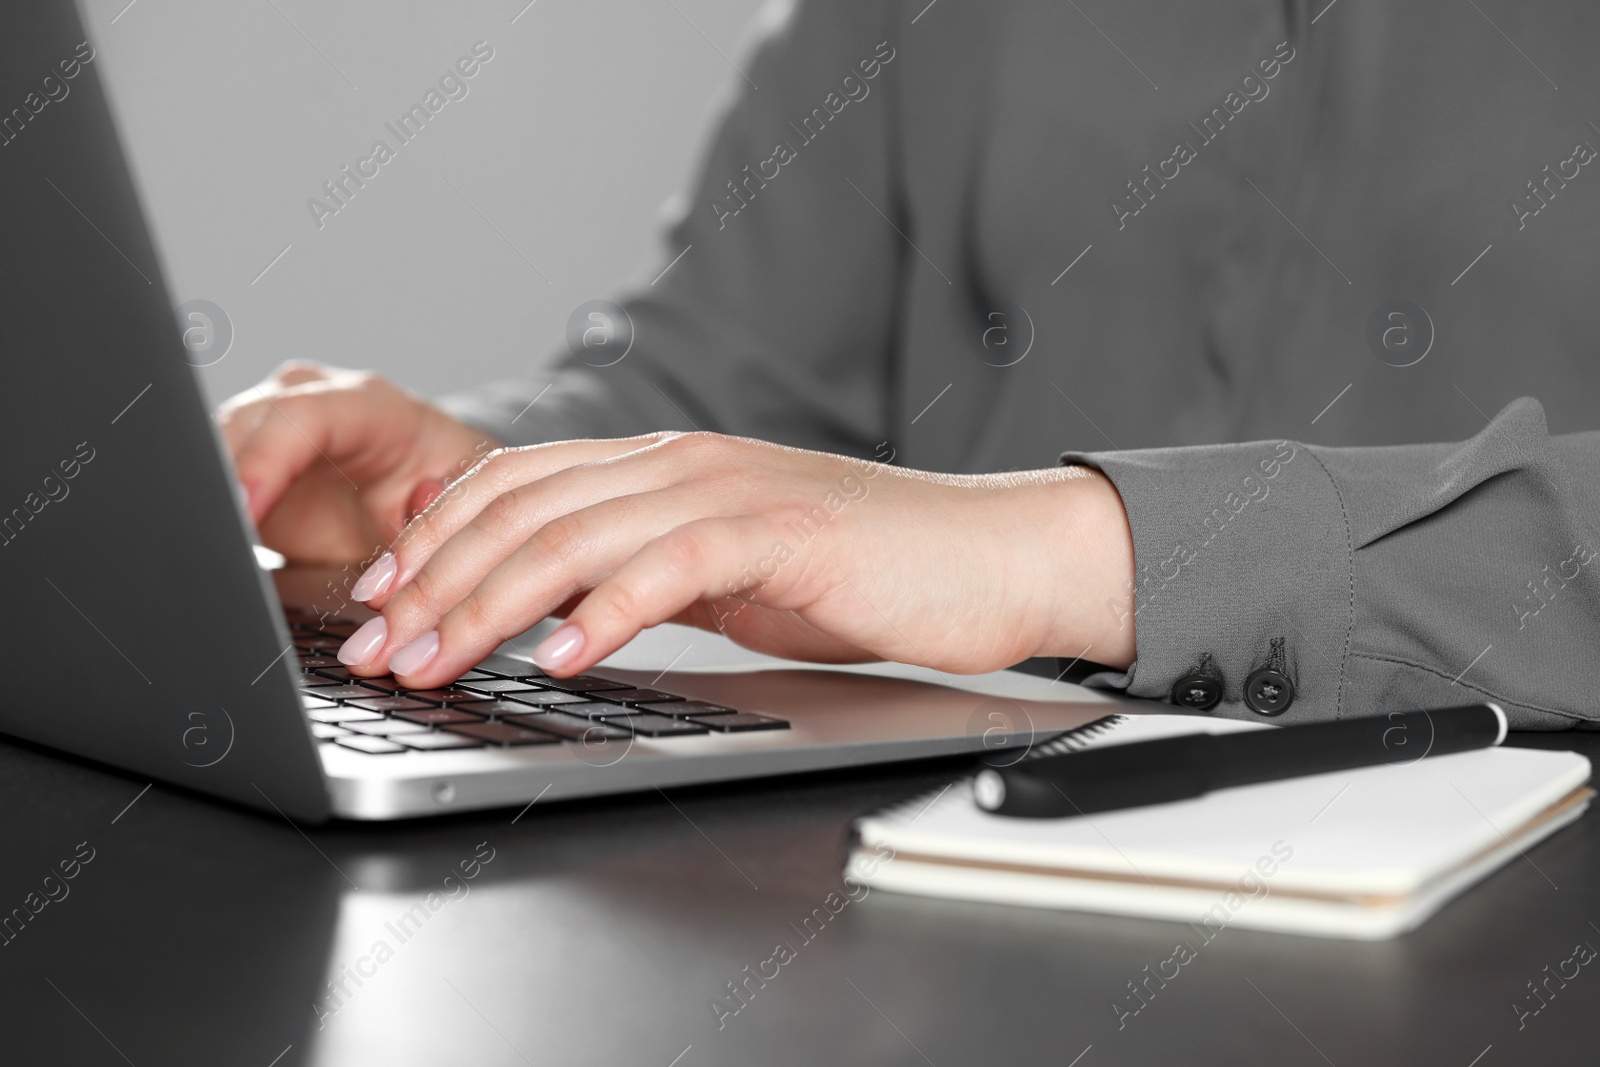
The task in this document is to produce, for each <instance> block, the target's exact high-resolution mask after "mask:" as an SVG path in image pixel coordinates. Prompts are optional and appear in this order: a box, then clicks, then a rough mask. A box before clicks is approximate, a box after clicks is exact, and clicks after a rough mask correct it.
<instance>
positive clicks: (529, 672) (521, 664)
mask: <svg viewBox="0 0 1600 1067" xmlns="http://www.w3.org/2000/svg"><path fill="white" fill-rule="evenodd" d="M474 669H475V670H477V671H480V672H481V673H483V674H489V675H493V676H494V677H496V678H543V677H544V671H541V670H540V669H539V668H538V667H535V666H534V665H533V664H531V663H529V662H528V661H527V660H522V659H514V658H513V657H511V656H507V655H503V654H501V653H499V652H491V653H489V654H488V655H487V656H485V657H484V658H483V662H482V663H480V664H478V666H477V667H476V668H474Z"/></svg>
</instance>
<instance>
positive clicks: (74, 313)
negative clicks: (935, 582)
mask: <svg viewBox="0 0 1600 1067" xmlns="http://www.w3.org/2000/svg"><path fill="white" fill-rule="evenodd" d="M6 28H7V33H6V34H5V35H3V36H0V197H3V199H0V202H3V203H4V205H5V211H6V221H5V237H6V239H5V242H4V244H3V245H0V294H3V296H0V300H3V304H0V307H3V308H4V315H3V319H0V323H3V325H0V329H3V330H4V335H5V338H4V339H5V345H6V349H7V358H6V359H5V362H4V363H3V364H0V385H3V388H0V395H3V397H4V401H5V403H4V408H3V417H0V588H3V589H4V592H5V607H6V625H5V632H4V639H3V640H0V669H3V677H4V679H5V681H4V691H3V696H0V732H4V733H6V734H10V735H12V736H14V737H18V738H24V739H26V740H29V741H33V742H36V743H39V744H42V745H46V746H49V747H51V748H55V749H60V750H62V751H65V752H69V753H73V754H76V755H78V756H82V757H86V758H88V759H92V760H96V761H99V762H102V763H105V764H109V765H113V766H116V767H120V768H125V769H126V770H128V771H130V772H133V773H135V774H137V775H139V776H141V777H145V778H149V779H152V780H159V781H162V782H166V783H170V784H173V785H176V786H180V787H184V788H187V789H191V790H195V791H198V792H201V793H205V794H208V795H211V796H216V797H221V798H226V799H228V800H231V801H235V802H237V803H240V804H244V805H248V806H250V807H253V808H257V809H261V810H264V811H269V812H277V813H279V814H281V815H283V816H285V817H287V818H289V819H293V820H297V821H304V822H318V821H321V820H325V819H328V818H330V817H340V818H349V819H370V820H377V819H396V818H407V817H413V816H422V815H432V814H441V813H448V812H454V811H462V810H468V809H475V808H486V807H496V806H507V805H526V804H529V803H532V802H534V801H543V802H549V801H556V800H561V799H567V798H573V797H581V796H592V795H596V794H603V793H616V792H625V791H631V790H644V789H650V788H662V787H666V786H675V785H683V784H686V783H695V782H709V781H718V780H728V779H736V778H744V777H752V776H763V775H771V774H781V773H792V772H799V771H814V770H820V769H826V768H833V767H843V766H850V765H859V764H867V763H876V762H885V761H893V760H905V759H915V758H921V757H930V756H939V755H948V754H954V753H960V752H975V751H977V752H981V751H988V752H990V753H991V756H990V758H995V759H1011V758H1013V757H1012V756H1011V755H1010V754H1008V753H1010V752H1011V750H1012V749H1014V748H1016V747H1017V746H1026V745H1028V744H1031V743H1033V742H1034V741H1036V740H1043V739H1046V738H1048V737H1051V736H1054V735H1055V734H1057V733H1059V732H1061V731H1064V730H1068V729H1073V728H1076V727H1078V726H1082V725H1083V724H1085V723H1086V722H1089V721H1092V720H1093V719H1096V718H1099V717H1101V716H1102V715H1104V714H1105V713H1106V711H1107V710H1109V708H1108V705H1107V703H1105V702H1104V700H1103V699H1101V700H1096V698H1095V697H1094V696H1093V695H1091V694H1088V693H1086V692H1085V691H1082V690H1078V689H1076V688H1075V687H1072V686H1068V685H1064V684H1063V685H1059V686H1055V687H1051V686H1050V684H1049V682H1048V681H1047V680H1044V679H1038V678H1032V677H1028V676H1024V675H1021V674H1014V673H1007V672H1001V674H998V675H992V676H982V677H980V678H975V679H959V680H958V679H953V678H945V677H943V676H941V675H938V674H936V673H935V672H931V671H926V670H919V669H915V668H899V667H894V666H885V667H880V668H875V669H873V670H871V671H864V670H860V669H837V668H830V669H817V668H808V667H806V666H804V665H801V664H788V663H783V662H781V661H774V660H769V659H766V658H765V657H759V656H754V655H753V654H750V653H743V652H741V651H740V650H737V649H735V648H734V646H732V644H731V643H730V642H726V641H725V640H723V639H721V638H720V637H717V636H716V635H706V634H700V633H699V632H698V631H693V632H689V631H682V632H680V633H679V634H678V635H677V636H672V637H671V639H670V640H668V641H667V643H666V644H665V645H664V644H663V643H662V642H663V640H664V638H663V635H669V636H670V635H671V634H672V631H670V630H663V631H658V632H657V633H655V634H653V635H647V636H646V638H645V639H644V640H642V641H636V642H634V644H633V645H630V646H629V648H627V649H624V650H622V652H620V653H619V654H618V655H617V656H615V657H613V658H612V659H610V660H608V661H607V662H606V663H604V664H602V665H601V666H599V667H597V668H595V669H594V670H593V671H591V672H590V673H589V674H588V675H585V676H584V677H582V678H579V679H564V680H557V679H552V678H548V677H546V676H545V675H544V674H543V673H542V672H540V671H539V670H538V668H536V667H535V666H534V665H533V664H532V663H531V662H529V661H528V660H527V659H526V658H525V657H523V656H521V655H519V654H518V652H517V649H518V648H519V647H520V648H527V647H531V646H530V645H529V644H528V643H527V642H519V641H513V642H511V643H510V645H508V646H505V647H503V648H502V650H501V651H500V652H497V653H495V654H493V655H491V656H490V657H488V658H487V659H486V660H485V661H484V662H483V663H482V664H481V665H480V666H479V667H478V668H477V669H476V670H474V671H472V672H469V673H468V674H467V675H466V676H464V677H463V678H462V679H460V680H459V681H457V682H456V683H454V684H453V685H451V686H447V687H444V688H442V689H439V690H432V691H428V692H422V693H416V692H408V691H406V690H403V689H400V688H398V687H397V686H396V685H395V684H394V683H393V682H392V681H386V680H384V679H376V680H361V681H355V680H352V679H350V678H349V677H348V676H347V675H345V674H344V673H343V671H342V668H341V666H340V665H339V664H338V662H337V661H336V660H335V659H334V658H333V657H332V656H331V654H330V653H331V651H332V650H333V649H334V648H335V647H337V645H338V644H339V642H341V641H342V640H343V638H344V637H345V636H347V635H348V634H349V633H350V632H351V631H352V630H353V629H354V627H355V626H357V625H359V623H360V621H361V620H362V619H363V618H365V617H368V613H367V612H366V610H365V609H364V608H361V607H360V606H359V605H356V604H353V603H352V602H350V601H349V599H348V596H347V595H346V590H347V588H348V583H349V580H350V578H352V577H353V575H352V574H351V573H350V572H349V571H348V570H347V571H345V572H343V574H339V573H334V574H322V573H317V572H313V571H305V570H297V569H294V568H281V569H277V570H273V569H269V568H268V567H264V566H263V565H262V563H261V562H260V561H259V559H258V555H262V554H260V553H258V552H257V551H256V550H255V548H254V547H253V540H254V531H253V530H252V528H251V526H250V523H249V520H248V518H247V517H246V516H245V514H244V513H243V511H242V509H241V507H240V504H239V494H238V491H237V488H236V485H235V483H234V481H233V476H232V473H231V468H230V464H229V461H228V459H227V456H226V454H225V451H224V449H223V447H222V445H221V442H220V440H219V438H218V435H217V432H216V428H215V425H214V423H213V421H212V418H211V416H210V414H209V412H208V410H207V407H206V404H205V402H204V400H203V397H202V393H201V390H200V388H199V385H198V383H197V380H196V377H195V369H194V367H193V366H191V364H190V362H189V360H188V359H187V358H186V357H187V356H189V351H188V350H187V349H186V348H185V346H184V342H183V339H182V335H181V333H180V324H179V321H178V316H177V315H176V314H175V310H176V309H175V308H174V306H173V302H172V299H171V297H170V296H169V295H168V292H167V290H166V288H165V286H164V284H163V273H162V269H161V263H160V259H159V256H158V252H157V248H156V245H155V243H154V241H153V240H152V238H151V235H150V233H149V230H148V228H147V227H146V225H145V222H144V217H143V213H142V211H141V208H140V202H139V198H138V195H137V191H136V187H135V183H134V181H133V180H132V178H131V176H130V172H129V169H128V166H127V163H126V160H125V158H124V156H123V153H122V151H121V149H120V146H119V143H118V134H117V128H116V125H115V123H114V121H113V115H112V111H111V109H110V107H109V105H108V102H107V99H106V94H105V92H104V90H103V88H102V83H101V77H100V74H101V66H102V64H101V63H100V62H99V61H98V55H97V53H96V51H95V47H94V45H93V43H92V37H91V36H90V35H89V34H88V33H87V32H86V30H85V27H84V20H83V19H82V18H81V16H80V13H79V11H78V10H77V8H76V6H75V5H74V4H72V3H69V2H65V0H62V2H40V3H33V4H28V5H25V6H24V7H23V8H21V9H19V10H17V11H14V12H11V13H10V14H8V16H7V27H6ZM184 325H185V326H187V325H188V323H185V324H184ZM684 634H688V637H687V638H686V640H687V641H688V644H689V645H691V646H692V645H693V643H694V642H695V641H696V640H698V641H700V642H701V649H702V651H700V652H697V653H696V654H695V655H694V656H691V657H688V659H687V660H685V661H683V662H674V655H673V654H674V653H675V652H677V651H678V649H677V648H675V647H669V646H672V645H675V644H683V643H684V642H680V641H678V640H677V637H678V636H683V635H684ZM708 655H709V656H710V658H709V659H708V658H707V656H708ZM694 664H698V665H697V666H696V665H694ZM669 667H670V668H671V669H667V668H669Z"/></svg>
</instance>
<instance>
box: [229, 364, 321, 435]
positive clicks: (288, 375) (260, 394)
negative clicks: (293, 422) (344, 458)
mask: <svg viewBox="0 0 1600 1067" xmlns="http://www.w3.org/2000/svg"><path fill="white" fill-rule="evenodd" d="M329 377H331V374H330V370H329V368H327V367H324V366H322V365H321V364H319V363H309V362H305V361H301V360H294V361H291V362H288V363H284V364H283V365H281V366H280V367H278V369H277V370H275V371H273V372H272V373H271V374H270V375H268V376H267V377H266V378H265V379H263V380H262V381H261V383H260V384H258V385H255V386H252V387H250V388H249V389H246V390H245V391H244V392H242V393H239V394H237V395H235V396H232V397H229V398H228V399H227V400H225V401H223V402H222V404H221V405H220V406H219V407H218V408H217V425H218V426H219V427H220V428H221V430H222V437H223V441H224V442H225V443H226V444H227V446H228V452H229V454H230V455H231V454H233V453H236V452H237V451H238V450H239V446H241V445H242V444H244V442H245V439H246V438H248V437H249V436H250V434H252V433H254V432H255V430H256V428H257V427H259V426H260V425H261V422H262V420H263V419H264V418H266V416H267V415H269V414H271V412H272V406H271V405H270V404H268V403H267V398H268V397H274V396H276V395H277V394H279V393H281V392H283V391H284V390H285V389H287V388H290V387H293V386H296V385H304V384H306V383H307V382H314V381H323V380H325V379H327V378H329Z"/></svg>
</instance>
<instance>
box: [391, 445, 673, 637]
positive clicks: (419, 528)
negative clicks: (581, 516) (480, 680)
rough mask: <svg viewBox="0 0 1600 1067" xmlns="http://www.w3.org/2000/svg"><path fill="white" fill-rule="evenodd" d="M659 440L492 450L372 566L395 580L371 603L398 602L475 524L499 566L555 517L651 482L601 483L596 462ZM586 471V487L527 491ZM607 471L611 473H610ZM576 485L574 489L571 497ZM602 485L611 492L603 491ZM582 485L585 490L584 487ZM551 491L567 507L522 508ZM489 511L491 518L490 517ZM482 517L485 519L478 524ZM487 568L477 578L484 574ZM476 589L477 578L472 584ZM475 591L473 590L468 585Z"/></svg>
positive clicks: (479, 544)
mask: <svg viewBox="0 0 1600 1067" xmlns="http://www.w3.org/2000/svg"><path fill="white" fill-rule="evenodd" d="M660 439H661V435H658V434H652V435H650V436H648V437H629V438H621V439H596V440H585V441H562V442H558V443H555V444H548V445H536V446H533V447H531V448H513V449H505V450H503V451H499V452H493V453H491V454H490V455H488V456H487V457H485V458H484V460H483V461H482V462H480V463H479V464H478V465H477V466H476V467H474V468H473V469H472V470H471V471H469V472H467V474H465V475H463V476H462V477H461V478H459V479H457V480H456V481H454V482H452V483H451V484H450V485H449V486H447V487H446V488H445V489H444V491H443V492H442V493H441V494H440V495H439V496H438V497H437V498H436V499H435V500H434V501H433V502H432V503H431V504H430V505H429V507H428V509H427V510H426V511H424V512H423V514H421V515H419V516H418V517H417V518H416V519H415V520H413V521H412V522H411V523H409V524H408V525H407V526H406V528H405V529H404V530H403V531H401V533H400V535H399V536H398V537H396V538H395V541H394V545H393V547H392V550H391V551H392V557H393V558H392V559H383V560H379V562H378V564H375V565H374V566H375V567H376V566H382V567H383V568H385V570H390V569H392V571H393V579H392V580H390V581H388V582H386V583H385V584H384V587H383V589H382V590H377V591H375V592H374V594H373V595H372V596H371V597H369V598H368V603H369V604H371V606H373V607H375V608H379V609H380V610H382V609H383V608H384V607H385V606H386V605H387V603H388V600H387V599H385V598H393V597H395V596H397V595H399V593H400V592H401V591H402V590H404V589H405V588H407V587H409V585H410V583H411V582H413V581H414V580H415V578H416V576H417V575H418V574H419V573H420V572H421V571H422V569H423V567H424V566H426V565H427V563H428V561H429V560H430V559H432V558H433V556H434V554H435V553H436V552H438V551H439V549H440V548H441V546H443V545H445V544H447V543H448V542H449V541H450V540H451V539H453V538H455V537H457V536H458V535H461V534H462V533H463V532H464V531H467V530H468V528H469V527H472V526H474V524H477V527H476V529H474V530H473V531H472V532H471V533H469V534H468V535H467V539H468V543H469V544H470V545H472V546H473V548H474V549H475V550H476V551H479V552H483V551H487V549H486V548H484V547H483V546H484V545H485V544H486V543H487V544H488V545H490V546H492V545H496V544H498V545H500V546H501V547H502V550H501V551H500V552H499V554H498V555H497V556H495V557H494V559H493V563H498V562H499V561H500V560H501V559H504V558H505V556H507V555H509V554H510V552H511V551H512V550H513V549H514V548H515V547H516V545H518V544H520V543H521V542H522V540H523V539H525V538H526V537H527V536H528V535H529V534H530V533H532V531H533V530H535V529H537V528H538V526H539V525H540V524H541V523H543V522H545V521H548V520H549V519H550V518H553V517H555V516H556V515H558V514H565V513H566V512H571V511H576V510H577V509H578V508H581V507H584V506H586V505H588V504H590V503H593V502H595V501H597V500H600V499H604V498H606V497H608V496H622V495H625V494H628V493H633V492H638V491H639V490H640V489H641V488H645V487H650V488H653V487H654V485H651V484H649V483H646V482H644V481H642V480H638V479H634V480H632V481H629V480H627V475H624V477H623V478H621V479H619V478H616V477H611V478H604V477H602V476H601V475H600V474H599V473H598V470H596V468H594V467H593V466H592V465H594V464H598V463H601V462H603V461H605V460H610V459H615V458H617V457H619V456H625V455H628V454H629V453H632V452H636V451H639V450H640V449H641V448H648V447H650V446H651V445H653V444H656V443H657V442H658V441H659V440H660ZM577 467H584V469H585V471H586V472H590V471H593V472H594V473H592V474H591V473H586V474H585V475H584V477H583V479H582V482H583V483H584V484H576V483H574V482H573V481H571V480H566V481H557V482H555V483H554V487H555V488H554V489H553V490H551V489H549V488H548V487H547V488H546V489H545V490H541V491H540V492H538V493H535V494H529V493H525V492H523V490H524V489H525V488H526V487H528V486H530V485H533V484H535V483H539V482H540V481H541V480H545V481H549V480H550V479H552V478H553V477H554V476H556V475H558V474H561V473H562V472H566V471H570V470H572V469H573V468H577ZM608 470H610V469H608ZM575 484H576V488H577V489H578V491H577V492H575V493H573V492H571V489H572V488H574V486H575ZM602 484H604V485H605V486H607V487H609V488H607V489H604V490H602V489H600V488H599V487H600V486H601V485H602ZM585 485H587V486H588V487H587V488H585ZM551 492H555V493H558V494H559V493H563V492H566V493H568V494H569V498H570V503H569V504H568V505H567V506H565V507H562V508H550V507H546V508H545V509H544V510H543V511H538V510H528V511H526V512H525V511H524V505H529V506H530V507H531V502H532V501H533V500H534V499H540V500H542V499H547V498H549V494H550V493H551ZM486 513H487V517H485V516H486ZM480 518H482V519H484V521H483V522H481V523H480V522H479V520H480ZM487 570H488V568H487V567H485V568H483V570H482V572H481V573H480V574H478V576H477V577H479V578H481V577H482V574H484V573H487ZM473 584H476V581H474V582H473ZM468 588H471V586H468ZM454 602H455V601H448V602H446V601H440V602H438V603H437V605H436V608H437V612H438V614H441V615H442V614H443V613H444V612H445V611H446V610H448V609H449V607H450V606H451V605H452V604H453V603H454Z"/></svg>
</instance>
